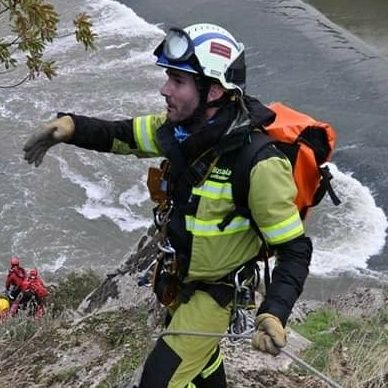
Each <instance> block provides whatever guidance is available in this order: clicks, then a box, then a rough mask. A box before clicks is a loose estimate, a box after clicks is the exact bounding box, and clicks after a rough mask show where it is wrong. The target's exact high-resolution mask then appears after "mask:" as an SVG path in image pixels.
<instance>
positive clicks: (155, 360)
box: [24, 24, 312, 388]
mask: <svg viewBox="0 0 388 388" xmlns="http://www.w3.org/2000/svg"><path fill="white" fill-rule="evenodd" d="M154 54H155V56H156V57H157V61H156V64H157V65H158V66H161V67H164V68H165V69H166V75H167V80H166V82H165V83H164V85H163V86H162V87H161V89H160V93H161V95H162V96H163V97H164V98H165V101H166V105H167V106H166V112H164V113H162V114H150V115H147V116H138V117H134V118H132V119H127V120H118V121H106V120H101V119H97V118H92V117H85V116H80V115H75V114H72V113H58V115H57V119H56V120H54V121H51V122H49V123H47V124H45V125H44V127H43V130H40V131H38V132H36V133H35V134H33V135H32V136H31V137H30V138H29V140H28V141H27V142H26V144H25V146H24V151H25V159H26V160H27V161H28V163H35V165H36V166H39V165H40V163H41V162H42V160H43V157H44V155H45V153H46V151H47V150H48V149H49V148H50V147H51V146H53V145H55V144H57V143H61V142H64V143H67V144H73V145H76V146H78V147H82V148H87V149H92V150H97V151H101V152H113V153H118V154H135V155H137V156H139V157H160V156H164V157H165V158H166V160H165V161H164V162H163V163H162V165H161V168H160V169H156V168H154V169H150V173H149V180H148V181H149V187H150V191H151V198H152V199H154V200H156V201H158V202H159V206H158V207H157V208H156V209H155V222H156V224H157V226H158V228H159V230H160V231H161V233H162V234H164V238H163V242H162V243H161V244H160V245H159V249H160V255H159V258H158V262H157V265H156V269H155V280H154V291H155V293H156V295H157V297H158V299H159V301H161V302H162V303H163V304H164V305H166V306H168V309H169V313H170V316H169V317H168V319H167V321H166V324H167V330H168V331H190V332H214V333H225V331H226V330H227V329H228V326H229V324H230V321H231V316H232V314H233V300H234V291H235V279H236V275H238V276H240V275H241V276H244V277H245V278H246V279H251V278H252V276H253V274H254V272H253V271H254V270H255V268H256V267H255V266H254V265H252V262H255V261H256V260H255V258H257V256H258V252H259V250H260V247H261V246H262V245H264V244H262V240H263V239H264V240H265V241H266V245H267V246H270V247H271V248H272V249H273V250H274V251H275V252H276V256H277V265H276V266H275V268H274V270H273V272H272V283H271V284H270V286H269V288H268V290H267V293H266V296H265V298H264V301H263V302H262V304H261V305H260V307H259V308H258V311H257V317H256V322H255V325H256V331H255V332H254V334H253V338H252V343H253V346H255V347H256V348H258V349H260V350H261V351H263V352H269V353H271V354H274V355H276V354H278V353H279V348H281V347H284V346H285V345H286V343H287V338H286V331H285V326H286V322H287V319H288V317H289V315H290V313H291V310H292V308H293V306H294V303H295V302H296V300H297V299H298V297H299V295H300V294H301V292H302V290H303V285H304V282H305V279H306V277H307V275H308V267H309V263H310V258H311V254H312V245H311V241H310V239H309V238H308V237H306V236H305V235H304V228H303V224H302V221H301V219H300V216H299V212H298V209H297V207H296V206H295V204H294V199H295V196H296V186H295V183H294V180H293V176H292V167H291V164H290V162H289V160H288V159H287V158H286V157H285V156H284V154H283V153H281V152H280V151H279V150H278V149H277V148H276V147H275V146H273V145H268V147H265V149H263V150H261V151H260V152H259V153H258V155H257V158H256V159H257V160H255V163H253V165H252V169H251V171H250V189H249V197H248V205H249V209H250V212H251V215H252V218H253V220H254V222H255V223H256V224H257V226H258V227H259V229H260V231H261V236H262V238H259V237H258V233H257V232H256V231H255V230H254V227H253V226H252V223H251V222H250V220H249V218H248V217H244V216H242V215H241V214H239V213H238V211H236V210H234V209H235V205H234V202H233V197H232V191H231V185H232V181H231V177H232V172H233V169H234V166H235V163H236V160H237V158H238V155H239V152H237V150H238V147H241V144H240V143H239V142H240V141H241V139H247V136H245V135H246V134H247V133H248V132H247V131H252V130H256V131H260V130H261V128H262V125H263V124H268V123H270V122H272V121H273V120H274V116H275V114H274V112H272V111H271V110H269V109H268V108H267V107H265V106H264V105H262V104H261V103H260V102H259V101H258V100H256V99H254V98H253V97H249V96H247V95H246V94H245V92H244V91H245V60H244V45H243V44H242V43H239V42H237V41H236V39H235V38H234V37H233V36H232V35H231V34H230V33H229V32H228V31H226V30H225V29H223V28H222V27H219V26H217V25H213V24H196V25H192V26H189V27H187V28H185V29H179V28H171V29H170V30H169V31H168V33H167V35H166V37H165V39H164V40H163V41H162V42H161V43H160V45H159V46H158V47H157V48H156V50H155V52H154ZM241 134H244V137H243V136H242V135H241ZM155 182H156V184H155ZM221 225H222V226H221ZM240 270H241V271H240ZM237 272H238V274H237ZM246 279H240V280H241V281H244V280H246ZM140 387H142V388H144V387H147V388H157V387H169V388H173V387H177V388H178V387H179V388H182V387H197V388H198V387H220V388H222V387H226V378H225V371H224V366H223V358H222V354H221V352H220V348H219V338H215V337H199V336H189V335H170V336H164V337H163V338H160V339H159V340H158V341H157V343H156V345H155V347H154V349H153V351H152V352H151V354H150V355H149V356H148V359H147V361H146V363H145V367H144V370H143V374H142V378H141V383H140Z"/></svg>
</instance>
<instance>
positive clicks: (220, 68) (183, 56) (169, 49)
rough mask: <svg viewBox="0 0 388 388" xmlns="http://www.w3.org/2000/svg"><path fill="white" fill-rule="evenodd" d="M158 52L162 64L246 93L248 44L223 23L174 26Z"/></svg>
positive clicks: (160, 64)
mask: <svg viewBox="0 0 388 388" xmlns="http://www.w3.org/2000/svg"><path fill="white" fill-rule="evenodd" d="M154 54H155V55H156V56H157V61H156V64H157V65H159V66H162V67H167V68H172V69H178V70H181V71H186V72H189V73H193V74H199V75H202V76H205V77H209V78H214V79H216V80H218V81H219V82H220V83H221V85H222V86H223V87H224V88H225V89H228V90H238V91H239V92H240V93H241V94H243V92H244V88H245V59H244V45H243V44H242V43H239V42H237V41H236V39H235V38H234V37H233V36H232V35H231V34H230V33H229V32H228V31H226V30H225V29H224V28H222V27H220V26H217V25H215V24H207V23H203V24H193V25H192V26H189V27H186V28H184V29H183V30H182V29H179V28H171V29H170V30H169V31H168V32H167V35H166V38H165V39H164V40H163V42H162V43H161V44H160V45H159V46H158V47H157V48H156V49H155V51H154Z"/></svg>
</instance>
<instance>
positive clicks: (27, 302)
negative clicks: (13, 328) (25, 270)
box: [11, 268, 48, 318]
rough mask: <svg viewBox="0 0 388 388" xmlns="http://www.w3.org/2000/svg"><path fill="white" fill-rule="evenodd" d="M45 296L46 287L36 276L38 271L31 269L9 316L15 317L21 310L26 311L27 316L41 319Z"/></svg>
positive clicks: (46, 293) (46, 294) (46, 292)
mask: <svg viewBox="0 0 388 388" xmlns="http://www.w3.org/2000/svg"><path fill="white" fill-rule="evenodd" d="M47 296H48V290H47V287H46V285H45V284H44V282H43V280H42V278H41V277H40V276H39V275H38V270H37V269H36V268H33V269H31V270H30V272H29V274H28V277H27V278H26V279H25V280H24V282H23V284H22V292H20V294H19V296H18V298H17V300H16V301H15V303H14V304H13V305H12V307H11V315H12V316H15V315H16V314H17V312H18V311H19V308H21V309H22V310H28V311H27V313H28V315H33V316H34V318H40V317H42V316H43V315H44V312H45V310H44V306H45V298H46V297H47Z"/></svg>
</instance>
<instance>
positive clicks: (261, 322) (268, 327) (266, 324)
mask: <svg viewBox="0 0 388 388" xmlns="http://www.w3.org/2000/svg"><path fill="white" fill-rule="evenodd" d="M255 323H256V331H255V332H254V333H253V337H252V345H253V346H254V347H255V348H256V349H259V350H261V351H262V352H266V353H270V354H272V355H274V356H276V355H277V354H279V353H280V348H283V347H284V346H286V345H287V334H286V330H285V328H284V327H283V325H282V323H281V322H280V319H279V318H278V317H275V315H272V314H269V313H264V314H259V315H258V316H257V317H256V320H255Z"/></svg>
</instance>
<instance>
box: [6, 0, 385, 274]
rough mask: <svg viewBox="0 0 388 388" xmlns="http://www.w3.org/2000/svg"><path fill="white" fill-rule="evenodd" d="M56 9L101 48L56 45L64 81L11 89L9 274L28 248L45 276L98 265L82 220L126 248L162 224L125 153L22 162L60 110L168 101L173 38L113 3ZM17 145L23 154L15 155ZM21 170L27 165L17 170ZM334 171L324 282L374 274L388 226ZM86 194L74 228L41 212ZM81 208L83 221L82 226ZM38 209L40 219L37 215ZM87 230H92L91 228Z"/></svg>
mask: <svg viewBox="0 0 388 388" xmlns="http://www.w3.org/2000/svg"><path fill="white" fill-rule="evenodd" d="M54 3H55V4H56V5H57V6H58V8H60V11H61V18H62V15H64V19H63V24H61V27H60V35H65V34H66V33H67V32H68V31H70V30H71V29H72V23H71V20H72V17H73V16H74V15H75V13H77V12H78V11H77V10H78V9H79V10H81V9H85V6H86V11H87V12H88V13H89V14H90V15H91V16H92V19H93V24H94V29H95V31H96V32H97V33H98V34H99V38H98V41H97V47H98V50H97V51H96V52H90V53H86V54H85V52H84V50H83V48H82V47H80V46H79V45H77V43H76V42H75V39H74V37H72V36H64V37H62V38H60V39H58V40H55V41H54V43H53V44H52V45H50V47H49V50H48V55H49V57H52V58H54V59H57V60H58V67H59V75H58V77H56V78H55V79H54V80H53V81H46V80H44V79H39V80H36V81H34V82H31V83H29V84H26V85H24V86H22V87H21V88H17V89H13V90H4V92H2V104H0V119H1V118H4V122H5V123H6V125H10V123H12V124H13V125H14V127H13V128H10V130H16V131H17V130H19V131H21V133H20V132H19V134H20V136H19V138H17V136H14V137H13V139H14V140H13V141H14V142H15V143H12V142H9V141H3V144H7V147H6V148H4V149H2V153H1V155H2V157H3V158H4V160H5V161H6V162H7V163H6V165H7V166H8V167H7V168H6V169H3V170H2V171H3V172H2V173H3V174H5V176H3V177H2V182H5V184H6V187H5V188H6V190H5V189H4V187H3V189H2V190H1V192H2V194H0V197H1V199H2V202H3V203H2V208H1V211H0V222H1V224H2V231H3V236H6V237H3V240H1V239H0V242H1V244H2V246H3V249H4V252H6V253H3V259H4V260H3V263H2V264H1V265H0V268H1V269H2V270H5V267H6V265H7V262H6V260H8V257H7V256H6V255H8V253H10V252H12V253H15V254H20V255H23V253H24V252H26V251H27V252H31V251H32V252H35V251H36V252H37V253H36V256H32V257H31V259H30V260H32V263H31V262H28V263H27V266H32V264H35V263H37V264H40V268H41V269H42V270H44V271H56V270H58V269H59V268H61V267H63V266H65V265H66V266H68V267H69V268H71V265H72V262H73V260H74V258H78V257H77V255H78V256H79V257H82V260H84V259H85V260H90V263H92V262H93V260H95V256H96V254H98V253H99V247H98V246H96V247H94V246H93V247H89V245H88V246H87V247H86V248H85V247H84V246H83V248H82V249H83V250H82V252H77V249H78V247H79V246H78V244H80V240H77V239H76V234H77V233H75V234H74V236H73V234H72V232H73V229H74V230H77V226H78V225H77V220H79V216H82V217H84V218H85V219H87V220H101V219H103V220H104V221H105V220H106V222H105V223H104V230H103V233H105V234H106V235H110V234H111V232H112V228H113V229H114V230H115V231H117V230H118V231H119V233H115V238H116V239H117V240H116V241H115V243H116V245H119V243H118V240H122V239H126V238H127V237H128V232H133V231H135V230H137V229H139V228H144V227H147V226H149V224H150V220H151V217H152V212H149V214H148V216H145V213H144V210H143V209H142V208H143V207H145V208H146V207H147V206H148V207H150V205H149V203H148V204H147V201H148V193H147V189H146V185H145V180H146V177H145V176H144V172H145V171H146V163H147V162H145V161H138V160H134V161H133V162H132V161H127V160H125V158H123V159H120V158H119V157H117V156H115V155H112V157H111V158H110V156H105V155H98V156H97V155H96V153H93V152H89V151H82V152H78V150H75V148H74V147H66V148H68V149H66V151H64V152H58V153H54V152H53V151H50V152H49V155H48V156H46V159H45V162H44V166H42V167H41V168H40V170H39V171H35V170H34V171H33V170H31V169H30V167H29V166H26V165H25V163H24V161H22V158H21V145H22V140H23V139H22V138H23V137H26V131H27V130H30V129H32V128H35V127H36V125H37V123H40V122H41V121H44V120H47V119H48V118H52V116H53V115H54V113H55V112H56V111H57V110H66V111H74V112H76V113H79V114H85V115H95V116H98V117H107V118H123V117H128V116H129V115H130V113H132V112H133V113H134V114H139V113H140V114H142V113H143V112H145V113H148V112H152V111H155V112H157V111H159V108H160V107H161V104H162V99H161V98H160V96H159V95H158V92H157V86H158V85H159V84H160V81H161V79H162V78H161V77H162V76H161V74H162V71H160V70H158V69H157V68H156V66H154V65H153V61H154V59H153V56H152V50H153V48H154V47H155V44H156V43H157V42H158V41H159V40H160V39H161V36H162V34H163V33H162V31H161V30H160V29H159V28H158V27H157V26H154V25H151V24H149V23H147V22H146V21H144V20H143V19H142V18H140V17H138V16H137V15H136V14H135V13H134V12H133V11H132V10H131V9H130V8H128V7H127V6H125V5H123V4H121V3H118V2H116V1H113V0H98V1H94V0H93V1H92V0H87V1H78V0H77V1H76V0H68V1H67V2H66V3H65V2H61V1H59V0H56V1H54ZM62 11H63V13H62ZM129 110H130V112H129ZM11 119H12V122H11ZM2 124H3V123H2ZM3 126H4V125H3ZM20 128H22V130H21V129H20ZM8 137H9V136H8ZM15 139H16V140H17V141H16V140H15ZM5 140H6V139H5ZM10 146H11V147H13V148H12V150H11V151H9V148H10ZM14 151H15V152H14ZM16 152H20V155H19V156H18V158H17V159H13V161H12V162H10V161H9V160H10V157H11V156H12V153H16ZM74 155H76V157H74ZM53 158H54V160H55V161H57V162H58V164H59V173H57V176H54V173H55V168H56V163H54V164H53V166H51V165H50V167H47V166H48V163H49V162H50V161H52V160H53ZM123 160H124V161H123ZM12 163H14V164H12ZM15 163H19V164H20V166H19V167H18V168H17V166H16V164H15ZM9 166H11V167H12V168H11V167H9ZM331 167H332V172H333V175H334V177H335V182H334V184H333V185H334V186H335V189H336V191H337V192H338V193H339V195H340V197H341V200H342V205H341V206H339V207H338V208H335V207H334V206H333V205H332V204H331V202H330V201H329V199H328V198H326V199H325V200H324V201H323V203H322V204H321V205H320V206H319V207H318V208H317V209H314V211H313V213H312V216H311V220H310V221H309V228H308V230H309V235H311V236H312V239H313V242H314V248H315V249H314V256H313V260H312V265H311V272H312V273H314V274H317V275H321V276H328V275H332V274H334V273H338V272H347V271H356V272H361V271H363V270H364V269H365V268H367V261H368V258H370V257H371V256H372V255H375V254H377V253H379V252H380V250H381V249H382V247H383V246H384V244H385V239H386V229H387V218H386V216H385V214H384V212H383V211H382V209H381V208H379V207H378V206H377V205H376V203H375V200H374V198H373V193H371V191H370V190H369V189H368V188H367V187H365V186H362V185H361V184H360V182H358V181H357V180H356V179H355V178H354V177H353V176H352V174H350V173H346V174H345V173H343V172H341V171H338V169H337V168H336V167H335V166H334V165H332V166H331ZM140 171H141V172H140ZM37 174H39V176H40V180H39V182H42V184H41V185H35V186H34V192H32V190H31V189H30V187H29V186H28V184H29V183H30V184H31V183H33V182H34V179H33V176H32V175H37ZM139 176H140V178H139ZM3 178H5V179H3ZM23 185H24V186H23ZM74 189H75V190H74ZM77 189H78V190H79V191H80V192H82V193H83V194H82V195H81V196H77V197H76V198H73V197H71V198H69V199H68V201H67V202H66V204H64V205H63V209H65V210H64V212H65V211H66V215H68V217H69V219H70V221H69V220H67V222H68V224H67V228H68V229H67V230H64V227H63V225H61V224H60V221H58V225H55V226H56V228H53V227H52V225H53V220H60V216H62V215H63V214H64V213H61V212H58V213H56V211H58V209H55V206H53V208H50V207H49V206H47V207H45V208H44V210H41V208H42V201H44V200H45V198H46V197H48V195H47V192H48V191H51V192H54V191H55V190H56V192H54V194H55V195H57V197H58V198H59V197H60V194H61V193H60V191H62V197H66V196H67V194H68V193H71V194H72V195H74V191H77ZM5 195H7V197H6V198H5ZM59 199H60V200H63V198H59ZM69 203H70V204H71V205H69ZM145 205H147V206H145ZM73 209H74V210H75V211H76V212H77V214H76V215H77V217H78V218H77V217H74V220H72V217H73V214H71V213H72V212H73ZM33 211H36V213H33ZM29 212H31V214H33V215H34V216H31V215H30V217H28V215H29V214H30V213H29ZM39 212H41V213H39ZM44 212H47V213H48V214H44ZM73 213H74V214H75V212H73ZM97 222H98V221H97ZM99 225H101V224H99ZM86 228H90V229H92V227H91V226H89V225H88V226H87V227H86ZM105 228H106V229H105ZM48 231H49V232H50V233H53V237H52V239H51V240H50V239H48V238H47V237H46V236H47V235H48ZM77 232H78V233H81V231H79V230H77ZM82 232H85V234H87V236H86V237H87V238H85V239H86V240H88V239H89V238H91V237H93V235H95V234H96V233H95V231H93V230H85V231H82ZM121 232H122V233H121ZM11 233H12V235H11ZM30 235H32V236H33V238H32V237H29V236H30ZM121 236H123V237H121ZM8 240H10V241H8ZM53 241H54V242H55V243H54V242H53ZM88 241H89V240H88ZM93 241H94V240H93ZM50 243H51V245H49V244H50ZM85 245H87V244H85ZM123 246H124V244H123ZM125 248H128V247H127V246H125ZM118 249H124V248H122V247H121V246H120V247H119V248H118ZM82 255H84V256H82ZM117 256H119V254H117ZM27 258H28V255H27ZM80 260H81V259H80ZM30 264H31V265H30ZM86 264H89V263H86Z"/></svg>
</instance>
